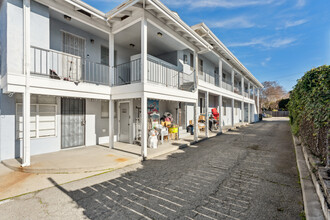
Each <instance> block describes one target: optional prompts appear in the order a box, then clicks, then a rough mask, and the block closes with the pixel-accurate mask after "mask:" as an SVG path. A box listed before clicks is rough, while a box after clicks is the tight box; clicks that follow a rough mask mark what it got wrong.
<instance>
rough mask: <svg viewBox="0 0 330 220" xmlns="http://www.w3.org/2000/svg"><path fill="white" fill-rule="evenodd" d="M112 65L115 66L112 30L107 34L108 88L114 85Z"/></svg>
mask: <svg viewBox="0 0 330 220" xmlns="http://www.w3.org/2000/svg"><path fill="white" fill-rule="evenodd" d="M114 65H115V38H114V35H113V33H112V30H110V33H109V66H110V68H109V70H110V72H109V74H110V76H109V83H110V86H111V85H114V83H115V69H114Z"/></svg>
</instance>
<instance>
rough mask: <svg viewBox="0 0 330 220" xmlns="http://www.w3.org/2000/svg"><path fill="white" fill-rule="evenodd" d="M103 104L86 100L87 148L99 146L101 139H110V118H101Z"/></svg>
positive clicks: (98, 101) (99, 101)
mask: <svg viewBox="0 0 330 220" xmlns="http://www.w3.org/2000/svg"><path fill="white" fill-rule="evenodd" d="M101 102H102V101H101V100H91V99H87V100H86V146H93V145H96V144H98V143H99V138H100V137H109V118H102V117H101ZM107 105H109V103H108V102H107Z"/></svg>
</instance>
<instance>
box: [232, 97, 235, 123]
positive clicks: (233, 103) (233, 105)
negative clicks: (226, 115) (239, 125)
mask: <svg viewBox="0 0 330 220" xmlns="http://www.w3.org/2000/svg"><path fill="white" fill-rule="evenodd" d="M234 110H235V100H234V99H232V100H231V125H232V126H234V124H235V114H234V113H235V111H234Z"/></svg>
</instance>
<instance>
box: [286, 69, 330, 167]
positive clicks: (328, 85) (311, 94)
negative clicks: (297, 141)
mask: <svg viewBox="0 0 330 220" xmlns="http://www.w3.org/2000/svg"><path fill="white" fill-rule="evenodd" d="M288 108H289V111H290V123H291V127H292V132H293V133H294V134H295V135H299V136H300V137H301V140H302V142H303V143H304V144H305V145H307V146H308V147H309V148H310V150H311V151H312V153H313V154H314V155H316V156H318V157H319V158H320V159H321V161H322V162H323V163H324V164H328V163H329V161H327V160H328V147H329V146H328V143H329V119H330V66H328V65H325V66H320V67H318V68H314V69H311V70H310V71H308V72H307V73H305V75H304V76H303V77H302V78H301V79H299V80H298V83H297V85H296V86H295V87H294V89H293V91H292V92H291V96H290V101H289V104H288Z"/></svg>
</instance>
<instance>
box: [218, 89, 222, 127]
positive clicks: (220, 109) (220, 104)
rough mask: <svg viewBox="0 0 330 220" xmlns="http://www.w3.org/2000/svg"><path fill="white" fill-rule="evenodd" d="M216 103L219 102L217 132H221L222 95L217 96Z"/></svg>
mask: <svg viewBox="0 0 330 220" xmlns="http://www.w3.org/2000/svg"><path fill="white" fill-rule="evenodd" d="M218 102H219V104H218V105H219V132H222V122H221V120H222V95H219V97H218Z"/></svg>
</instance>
